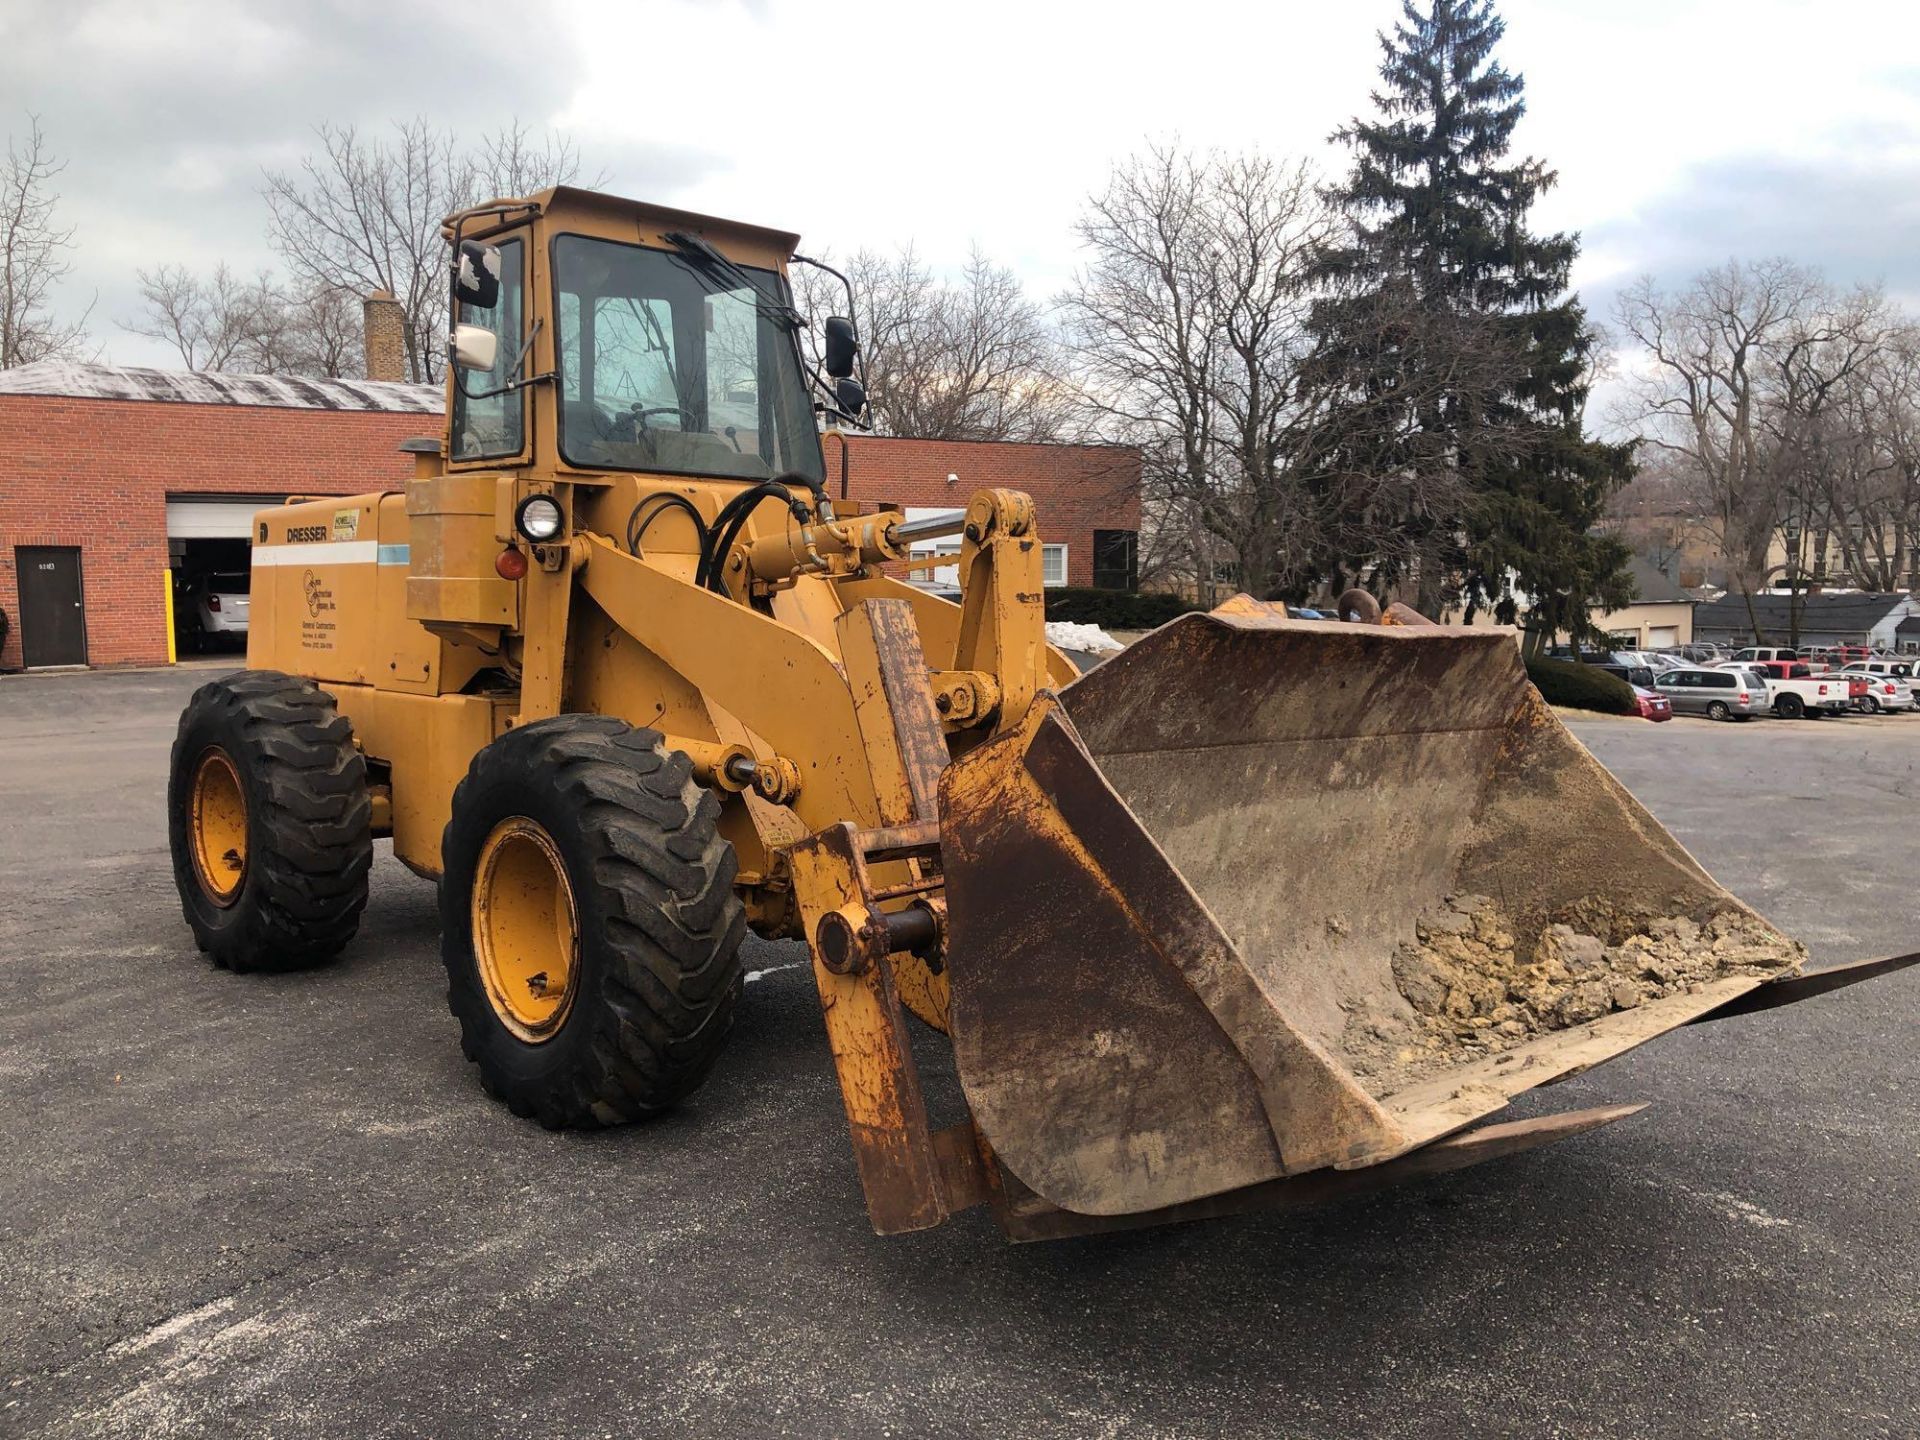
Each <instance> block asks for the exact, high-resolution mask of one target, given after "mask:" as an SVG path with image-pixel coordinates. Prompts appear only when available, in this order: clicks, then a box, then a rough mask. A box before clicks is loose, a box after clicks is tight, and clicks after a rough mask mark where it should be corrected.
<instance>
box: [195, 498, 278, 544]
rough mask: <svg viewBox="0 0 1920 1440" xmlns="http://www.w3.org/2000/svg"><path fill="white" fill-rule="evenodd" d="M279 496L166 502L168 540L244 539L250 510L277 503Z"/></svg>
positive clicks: (247, 532)
mask: <svg viewBox="0 0 1920 1440" xmlns="http://www.w3.org/2000/svg"><path fill="white" fill-rule="evenodd" d="M282 498H283V497H282V496H279V495H246V496H241V497H236V498H235V499H232V500H169V501H167V538H168V539H169V540H245V539H247V538H249V530H250V528H251V527H252V525H253V512H254V511H256V510H264V509H266V508H267V507H268V506H269V505H278V504H279V503H280V501H281V499H282Z"/></svg>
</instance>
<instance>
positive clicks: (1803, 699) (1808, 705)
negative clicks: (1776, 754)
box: [1727, 661, 1853, 720]
mask: <svg viewBox="0 0 1920 1440" xmlns="http://www.w3.org/2000/svg"><path fill="white" fill-rule="evenodd" d="M1727 668H1729V669H1731V668H1733V667H1732V666H1731V665H1729V666H1728V667H1727ZM1739 668H1741V669H1743V670H1746V671H1749V672H1750V673H1752V674H1756V675H1759V676H1760V677H1761V678H1762V679H1764V680H1765V681H1766V682H1767V698H1768V699H1769V700H1770V701H1771V702H1772V705H1773V713H1774V714H1776V715H1778V716H1779V717H1780V718H1781V719H1783V720H1798V719H1799V718H1800V717H1801V716H1803V715H1811V716H1813V717H1815V718H1816V719H1821V718H1825V717H1826V716H1828V715H1844V714H1846V713H1847V711H1849V710H1851V709H1852V708H1853V684H1852V682H1851V680H1849V679H1848V678H1846V677H1844V676H1838V675H1836V676H1832V677H1827V676H1823V675H1815V674H1814V673H1813V671H1812V670H1810V669H1808V668H1807V666H1806V664H1805V662H1803V661H1787V662H1785V663H1780V662H1774V663H1772V664H1767V663H1764V662H1763V663H1761V664H1745V665H1742V666H1740V667H1739ZM1781 672H1784V673H1781Z"/></svg>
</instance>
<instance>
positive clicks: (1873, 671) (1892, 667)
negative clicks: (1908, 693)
mask: <svg viewBox="0 0 1920 1440" xmlns="http://www.w3.org/2000/svg"><path fill="white" fill-rule="evenodd" d="M1846 668H1847V669H1849V670H1858V671H1860V672H1861V673H1863V674H1866V675H1888V676H1891V677H1893V678H1894V679H1896V680H1907V681H1911V680H1912V679H1913V678H1914V674H1913V661H1911V660H1888V659H1882V658H1878V657H1876V658H1874V659H1871V660H1855V661H1852V662H1851V663H1850V664H1848V666H1847V667H1846Z"/></svg>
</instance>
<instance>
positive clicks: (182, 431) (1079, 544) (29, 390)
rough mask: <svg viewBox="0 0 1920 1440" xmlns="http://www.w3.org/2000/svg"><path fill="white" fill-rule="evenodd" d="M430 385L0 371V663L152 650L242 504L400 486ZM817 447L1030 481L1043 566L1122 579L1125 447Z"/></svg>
mask: <svg viewBox="0 0 1920 1440" xmlns="http://www.w3.org/2000/svg"><path fill="white" fill-rule="evenodd" d="M441 404H442V397H441V392H440V391H439V390H438V389H437V388H434V387H429V386H419V385H402V384H395V383H391V382H376V381H348V380H294V379H287V378H284V377H275V376H259V375H224V374H205V373H195V372H186V371H168V370H141V369H129V368H120V367H112V366H101V365H65V364H52V363H43V364H39V365H28V366H22V367H20V368H18V369H15V370H8V371H4V372H0V435H4V436H5V437H6V443H5V445H4V446H0V611H5V612H6V615H7V617H8V619H9V621H10V624H9V625H8V628H7V635H6V640H5V644H4V646H0V669H4V670H13V669H19V668H22V667H23V666H31V667H45V666H53V665H61V664H82V665H131V664H159V663H164V662H165V660H166V658H167V629H166V613H167V599H168V595H169V593H170V592H176V591H177V590H178V589H179V587H180V585H181V583H182V582H183V580H186V579H188V578H190V577H191V576H192V575H194V574H199V573H213V572H219V571H232V572H240V573H244V572H245V570H246V569H247V545H248V534H249V528H250V527H249V521H250V519H251V516H252V514H253V512H254V511H255V510H256V509H259V508H261V507H262V506H264V505H274V504H278V503H280V501H282V500H283V499H285V498H286V497H287V496H288V495H349V494H354V493H356V492H359V491H364V490H372V489H381V488H386V487H398V486H399V485H401V484H402V483H404V481H405V480H406V478H407V477H408V476H409V475H410V474H412V461H411V458H410V457H408V456H405V455H402V454H401V453H399V445H400V443H401V441H403V440H405V439H407V438H409V437H410V436H414V435H421V434H436V433H438V431H439V429H440V411H441ZM826 457H827V474H828V479H829V485H830V489H831V491H832V493H833V494H835V495H842V494H844V495H845V496H847V497H848V498H853V499H859V500H862V501H865V502H867V503H869V504H873V503H888V504H894V505H898V506H901V507H903V508H906V509H908V510H909V512H910V513H921V512H925V511H930V510H947V509H957V508H960V507H962V506H964V505H965V504H966V501H967V497H968V496H969V495H971V494H972V492H973V491H975V490H978V489H981V488H983V487H986V486H993V485H1006V486H1012V487H1014V488H1016V489H1022V490H1026V491H1028V492H1030V493H1031V494H1032V495H1033V496H1034V499H1035V501H1036V502H1037V505H1038V508H1039V518H1040V526H1041V533H1042V537H1043V539H1044V540H1045V541H1046V542H1047V544H1048V546H1049V549H1048V553H1047V564H1048V574H1047V580H1048V583H1049V584H1062V583H1071V584H1075V585H1088V584H1094V583H1102V584H1106V585H1109V586H1114V587H1116V588H1120V587H1125V586H1129V585H1130V583H1131V574H1130V570H1129V566H1130V563H1131V555H1132V540H1133V534H1134V532H1135V531H1136V530H1137V529H1138V528H1139V508H1140V500H1139V490H1140V460H1139V455H1138V453H1137V452H1135V451H1132V450H1126V449H1115V448H1110V447H1102V446H1078V445H993V444H972V443H952V442H945V441H927V440H898V439H885V438H877V437H874V436H866V435H855V436H852V437H850V438H849V440H848V442H847V444H846V446H845V447H844V450H843V449H842V447H841V445H840V442H839V440H838V437H836V436H833V435H829V436H828V437H827V439H826ZM1096 551H1098V552H1099V554H1098V555H1096ZM938 558H939V556H938V555H937V554H935V555H931V556H930V559H933V560H937V559H938ZM23 582H24V583H23Z"/></svg>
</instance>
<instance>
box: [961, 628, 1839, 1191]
mask: <svg viewBox="0 0 1920 1440" xmlns="http://www.w3.org/2000/svg"><path fill="white" fill-rule="evenodd" d="M1390 618H1391V617H1390ZM941 803H942V812H941V813H942V831H941V838H942V852H943V857H944V865H945V869H946V878H947V902H948V907H949V917H950V919H949V923H950V927H951V933H950V944H949V949H948V955H949V959H950V966H949V969H950V974H951V977H952V986H953V992H952V1005H951V1011H950V1016H949V1020H950V1028H951V1034H952V1037H953V1044H954V1052H955V1055H956V1058H957V1062H958V1068H959V1074H960V1079H961V1082H962V1085H963V1087H964V1089H965V1092H966V1096H967V1100H968V1103H969V1106H970V1108H971V1110H972V1113H973V1118H974V1123H975V1125H976V1126H977V1128H978V1130H979V1133H980V1135H981V1136H982V1138H983V1139H984V1140H985V1142H986V1144H987V1145H988V1146H989V1147H990V1148H991V1150H992V1152H993V1154H994V1155H995V1156H996V1157H997V1159H998V1162H999V1163H1000V1165H1001V1166H1003V1167H1004V1169H1005V1170H1006V1171H1007V1172H1008V1173H1009V1174H1010V1175H1011V1176H1012V1177H1013V1179H1014V1180H1015V1181H1017V1182H1018V1185H1019V1186H1021V1187H1024V1188H1025V1189H1026V1190H1028V1191H1031V1192H1032V1194H1033V1195H1035V1196H1038V1197H1040V1198H1041V1199H1042V1200H1043V1201H1044V1202H1046V1203H1047V1204H1048V1205H1051V1206H1057V1207H1059V1208H1060V1209H1061V1210H1065V1211H1070V1212H1077V1213H1079V1214H1081V1215H1085V1216H1121V1215H1129V1214H1137V1213H1140V1212H1144V1211H1152V1210H1160V1209H1164V1208H1166V1207H1177V1206H1183V1205H1188V1204H1189V1203H1190V1202H1194V1201H1198V1200H1201V1199H1203V1198H1204V1197H1210V1196H1220V1195H1223V1194H1225V1193H1227V1192H1230V1191H1235V1190H1239V1189H1242V1188H1244V1187H1248V1186H1257V1185H1262V1184H1264V1183H1266V1182H1271V1181H1275V1180H1278V1179H1280V1178H1282V1177H1286V1176H1291V1175H1297V1174H1301V1173H1302V1172H1306V1171H1312V1170H1320V1169H1325V1168H1327V1167H1332V1168H1334V1169H1338V1170H1351V1169H1356V1168H1359V1167H1366V1166H1373V1165H1378V1164H1381V1163H1383V1162H1386V1161H1390V1160H1393V1159H1395V1158H1396V1157H1399V1156H1402V1155H1405V1154H1406V1153H1407V1152H1409V1151H1412V1150H1414V1149H1417V1148H1419V1147H1421V1146H1425V1145H1428V1144H1430V1143H1431V1142H1434V1141H1436V1140H1439V1139H1441V1138H1442V1137H1445V1136H1448V1135H1450V1134H1452V1133H1453V1132H1456V1131H1459V1130H1461V1129H1462V1128H1464V1127H1466V1126H1468V1125H1470V1124H1472V1123H1473V1122H1474V1121H1476V1120H1478V1119H1480V1118H1481V1117H1483V1116H1485V1115H1488V1114H1490V1113H1492V1112H1494V1111H1497V1110H1499V1109H1501V1108H1502V1107H1504V1106H1505V1105H1506V1104H1507V1103H1508V1101H1509V1100H1511V1099H1512V1097H1513V1096H1515V1095H1517V1094H1519V1093H1520V1092H1522V1091H1524V1090H1528V1089H1531V1088H1532V1087H1534V1086H1537V1085H1543V1084H1546V1083H1549V1082H1551V1081H1554V1080H1559V1079H1564V1078H1566V1077H1567V1076H1569V1075H1572V1074H1574V1073H1577V1072H1578V1071H1581V1070H1584V1069H1586V1068H1588V1067H1590V1066H1592V1065H1596V1064H1598V1063H1600V1062H1602V1061H1604V1060H1607V1059H1610V1058H1612V1057H1613V1056H1615V1055H1618V1054H1621V1053H1623V1052H1625V1051H1627V1050H1629V1049H1632V1048H1633V1047H1634V1046H1636V1045H1639V1044H1641V1043H1642V1042H1644V1041H1646V1040H1648V1039H1651V1038H1652V1037H1653V1036H1655V1035H1658V1034H1660V1033H1662V1032H1663V1031H1666V1030H1669V1029H1672V1028H1674V1027H1675V1026H1678V1025H1683V1024H1685V1023H1687V1022H1688V1021H1690V1020H1693V1019H1696V1018H1702V1017H1705V1016H1707V1015H1709V1014H1711V1013H1712V1012H1714V1011H1716V1010H1718V1009H1720V1007H1723V1006H1725V1005H1727V1004H1728V1003H1729V1002H1731V1001H1733V1000H1734V999H1736V998H1737V997H1739V996H1741V995H1743V994H1745V993H1746V992H1748V991H1751V990H1753V989H1754V988H1755V987H1758V986H1760V985H1762V984H1763V983H1764V982H1766V981H1768V980H1769V979H1772V978H1775V977H1779V976H1782V975H1785V974H1790V973H1792V972H1793V971H1794V970H1796V969H1797V968H1798V967H1799V966H1800V964H1801V963H1802V961H1803V959H1804V954H1803V952H1802V950H1801V948H1800V946H1799V945H1798V944H1796V943H1795V942H1794V941H1792V940H1789V939H1788V938H1787V937H1785V936H1784V935H1782V934H1780V933H1779V932H1778V931H1776V930H1775V929H1774V928H1773V927H1772V926H1770V925H1768V924H1767V922H1765V921H1764V920H1762V919H1761V918H1760V917H1759V916H1758V915H1756V914H1754V912H1753V911H1751V910H1749V909H1748V908H1747V907H1746V906H1745V905H1743V904H1741V903H1740V901H1738V900H1736V899H1735V898H1734V897H1733V896H1732V895H1730V894H1729V893H1728V892H1727V891H1726V890H1724V889H1722V888H1721V887H1720V886H1719V885H1717V884H1715V883H1714V881H1713V880H1712V879H1711V878H1710V877H1709V876H1708V875H1707V874H1706V872H1705V871H1703V870H1702V869H1701V868H1700V866H1699V865H1698V864H1696V863H1695V862H1694V860H1693V858H1692V857H1691V856H1689V855H1688V854H1687V852H1686V851H1685V850H1684V849H1682V848H1681V846H1680V845H1679V843H1678V842H1677V841H1675V840H1674V839H1673V837H1672V836H1671V835H1669V834H1668V833H1667V832H1666V831H1665V830H1664V829H1662V828H1661V826H1660V824H1659V823H1658V822H1657V821H1655V820H1654V818H1653V817H1652V816H1651V815H1650V814H1648V812H1647V811H1646V810H1645V809H1644V808H1642V807H1641V806H1640V804H1639V803H1638V802H1636V801H1635V800H1634V799H1633V797H1632V796H1631V795H1629V794H1628V793H1627V791H1626V790H1625V789H1624V788H1623V787H1622V786H1621V785H1620V784H1619V783H1618V782H1616V781H1615V780H1614V779H1613V777H1612V776H1611V775H1609V774H1608V773H1607V772H1606V770H1604V769H1603V768H1602V767H1601V766H1600V765H1599V764H1598V763H1597V762H1596V761H1595V760H1594V759H1593V758H1592V756H1590V755H1589V754H1588V753H1587V751H1586V750H1585V748H1584V747H1582V746H1581V744H1580V743H1579V742H1578V741H1577V740H1576V739H1574V738H1573V736H1572V735H1571V734H1569V733H1568V731H1567V730H1566V728H1565V727H1564V726H1562V725H1561V724H1560V722H1559V721H1558V720H1557V719H1556V718H1555V717H1554V715H1553V714H1552V712H1551V711H1550V710H1549V709H1548V708H1547V707H1546V706H1545V705H1544V704H1543V703H1542V701H1541V700H1540V697H1539V695H1538V693H1537V692H1536V691H1535V690H1534V689H1533V687H1532V686H1531V685H1530V684H1529V683H1528V681H1527V678H1526V672H1525V669H1524V667H1523V666H1522V664H1521V662H1520V656H1519V652H1518V649H1517V647H1516V646H1515V644H1514V642H1513V639H1512V638H1511V636H1509V635H1507V634H1505V633H1502V632H1496V631H1488V630H1471V629H1455V628H1446V627H1440V626H1429V625H1411V624H1400V625H1396V624H1391V623H1389V624H1343V623H1335V622H1321V621H1301V620H1291V619H1288V618H1286V617H1285V616H1284V614H1281V613H1276V612H1275V611H1274V610H1272V609H1270V608H1269V607H1266V606H1263V605H1260V604H1258V603H1257V602H1251V601H1242V602H1239V603H1236V604H1230V605H1229V606H1227V607H1223V609H1222V610H1221V611H1217V612H1215V613H1213V614H1210V615H1190V616H1186V617H1183V618H1182V619H1180V620H1177V621H1174V622H1173V623H1172V624H1169V625H1167V626H1164V627H1162V628H1161V629H1160V630H1158V631H1156V632H1154V633H1153V634H1152V635H1150V636H1148V637H1147V638H1146V639H1144V640H1142V641H1140V642H1139V643H1138V644H1136V645H1135V646H1133V647H1132V648H1131V649H1129V650H1128V651H1126V652H1125V653H1124V654H1121V655H1119V656H1117V657H1115V658H1114V659H1112V660H1110V661H1108V662H1107V663H1106V664H1104V665H1102V666H1100V667H1099V668H1097V669H1095V670H1093V671H1091V672H1090V673H1088V674H1087V675H1085V676H1082V677H1081V678H1080V679H1078V680H1076V681H1074V682H1073V683H1072V684H1070V685H1068V686H1067V687H1065V688H1064V689H1062V690H1060V691H1059V692H1058V693H1057V694H1043V695H1042V696H1041V697H1040V699H1039V700H1038V701H1036V703H1035V704H1034V706H1033V708H1032V710H1031V711H1030V712H1029V714H1028V716H1027V717H1026V720H1025V722H1024V724H1023V725H1022V726H1021V727H1020V728H1018V729H1017V730H1014V731H1011V732H1009V733H1007V734H1005V735H1003V736H1001V737H999V738H997V739H995V740H993V741H992V742H990V743H988V744H986V745H984V746H982V747H980V748H979V749H977V750H975V751H973V752H971V753H969V754H967V755H965V756H964V757H962V758H961V759H960V760H958V761H956V762H955V763H954V764H953V765H951V766H950V767H948V769H947V771H946V773H945V775H944V777H943V780H942V785H941ZM1456 1163H1458V1162H1456Z"/></svg>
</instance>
